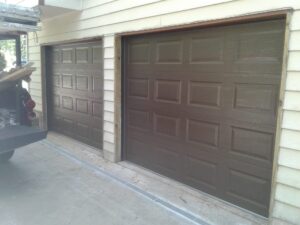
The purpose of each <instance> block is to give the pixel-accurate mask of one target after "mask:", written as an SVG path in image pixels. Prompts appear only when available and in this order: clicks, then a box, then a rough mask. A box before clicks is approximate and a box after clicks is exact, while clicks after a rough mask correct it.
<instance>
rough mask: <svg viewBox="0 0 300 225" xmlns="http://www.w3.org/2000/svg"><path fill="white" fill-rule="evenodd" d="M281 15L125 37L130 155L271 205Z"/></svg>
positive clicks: (245, 202) (222, 192)
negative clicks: (274, 18)
mask: <svg viewBox="0 0 300 225" xmlns="http://www.w3.org/2000/svg"><path fill="white" fill-rule="evenodd" d="M283 36H284V21H283V20H272V21H265V22H255V23H247V24H240V25H232V26H225V27H224V26H223V27H214V28H206V29H198V30H187V31H181V32H167V33H160V34H150V35H149V34H148V35H139V36H132V37H127V38H126V39H125V59H126V63H125V87H124V90H125V99H124V102H125V125H124V126H125V133H126V134H125V139H124V142H125V143H124V146H125V148H126V150H125V157H126V159H127V160H129V161H132V162H134V163H137V164H140V165H142V166H144V167H147V168H150V169H152V170H154V171H157V172H159V173H161V174H164V175H167V176H169V177H172V178H175V179H177V180H179V181H181V182H183V183H185V184H188V185H190V186H192V187H195V188H198V189H200V190H203V191H205V192H207V193H210V194H212V195H215V196H217V197H220V198H222V199H224V200H226V201H229V202H231V203H234V204H236V205H239V206H242V207H244V208H246V209H249V210H252V211H254V212H256V213H259V214H261V215H264V216H267V215H268V208H269V198H270V183H271V174H272V161H273V149H274V139H275V126H276V109H277V103H278V95H279V85H280V79H281V66H282V65H281V64H282V55H283Z"/></svg>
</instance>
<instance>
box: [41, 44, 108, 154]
mask: <svg viewBox="0 0 300 225" xmlns="http://www.w3.org/2000/svg"><path fill="white" fill-rule="evenodd" d="M101 49H102V44H101V42H90V43H75V44H69V45H61V46H54V47H51V48H50V49H49V51H48V53H47V57H49V59H50V60H48V61H49V62H48V63H49V64H48V68H47V69H48V71H49V73H48V74H47V76H48V81H47V82H48V84H49V85H48V95H49V102H50V104H49V127H50V129H53V130H56V131H58V132H61V133H64V134H66V135H68V136H70V137H73V138H76V139H78V140H80V141H82V142H84V143H87V144H90V145H92V146H95V147H98V148H99V147H101V145H102V144H101V143H102V131H101V130H102V111H103V99H102V98H103V97H102V96H103V72H102V64H103V62H102V61H103V60H102V55H100V54H102V50H101ZM100 56H101V60H99V59H100V58H99V57H100ZM96 62H98V63H96ZM99 135H100V136H99Z"/></svg>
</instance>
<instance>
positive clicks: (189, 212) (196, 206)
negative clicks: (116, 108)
mask: <svg viewBox="0 0 300 225" xmlns="http://www.w3.org/2000/svg"><path fill="white" fill-rule="evenodd" d="M47 144H52V145H55V146H56V147H57V148H59V149H60V150H62V149H64V152H66V151H67V152H66V153H67V154H68V155H71V156H72V157H76V159H78V160H80V161H84V162H85V163H87V164H89V165H92V166H93V167H96V168H98V169H100V170H101V171H102V172H103V173H105V174H108V175H109V176H111V177H114V178H115V179H117V180H119V181H120V182H122V183H126V185H128V186H129V187H131V188H133V189H134V190H135V191H137V192H138V193H141V194H143V195H144V196H145V197H147V198H150V199H152V200H154V201H156V202H157V203H158V204H161V205H162V206H164V207H167V208H169V209H170V210H172V211H173V212H175V213H178V214H180V215H182V216H184V217H186V218H188V219H190V220H192V221H194V222H196V223H200V224H211V225H241V224H243V225H248V224H249V225H250V224H251V225H252V224H253V225H254V224H255V225H256V224H257V225H288V224H290V223H287V222H284V221H281V220H279V219H276V218H272V219H266V218H263V217H261V216H259V215H257V214H254V213H252V212H250V211H247V210H244V209H241V208H239V207H237V206H234V205H232V204H230V203H227V202H224V201H222V200H220V199H217V198H215V197H213V196H210V195H208V194H206V193H203V192H201V191H199V190H195V189H193V188H191V187H189V186H187V185H184V184H182V183H179V182H177V181H174V180H172V179H169V178H167V177H165V176H162V175H160V174H157V173H155V172H152V171H150V170H147V169H145V168H142V167H139V166H137V165H134V164H132V163H129V162H120V163H111V162H108V161H106V160H104V159H103V158H102V157H101V156H102V152H101V151H99V150H96V149H94V148H91V147H89V146H87V145H84V144H82V143H80V142H77V141H74V140H73V139H70V138H67V137H65V136H62V135H60V134H56V133H53V132H51V133H49V136H48V143H47Z"/></svg>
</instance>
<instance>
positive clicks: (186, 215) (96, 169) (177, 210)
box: [41, 140, 210, 225]
mask: <svg viewBox="0 0 300 225" xmlns="http://www.w3.org/2000/svg"><path fill="white" fill-rule="evenodd" d="M41 144H43V145H45V146H47V147H50V148H51V149H54V150H55V151H56V152H58V153H59V154H61V155H63V156H65V157H66V158H68V159H70V160H72V161H73V162H75V163H77V164H79V165H81V166H83V167H85V168H87V169H88V170H91V171H93V172H95V173H96V174H99V175H104V176H106V177H109V178H111V179H113V180H114V181H116V182H118V183H120V184H122V185H124V186H126V187H127V188H129V189H131V190H132V191H134V192H136V193H138V194H140V195H142V196H143V197H145V198H147V199H149V200H151V201H153V202H154V203H156V204H158V205H160V206H162V207H164V208H165V209H167V210H168V211H171V212H172V213H174V214H176V215H178V216H180V217H183V218H185V219H188V220H189V221H191V222H193V223H195V224H200V225H210V224H209V223H207V222H205V221H203V220H202V219H200V218H199V217H197V216H195V215H193V214H192V213H190V212H187V211H185V210H183V209H180V208H178V207H176V206H174V205H172V204H171V203H169V202H166V201H165V200H163V199H161V198H159V197H157V196H155V195H153V194H151V193H149V192H146V191H144V190H142V189H141V188H139V187H137V186H135V185H133V184H131V183H129V182H127V181H125V180H122V179H120V178H118V177H117V176H115V175H113V174H111V173H108V172H107V171H105V170H103V169H102V168H100V167H98V166H95V165H92V164H90V163H88V162H85V161H83V160H81V159H79V158H78V157H76V156H74V155H72V154H70V153H69V152H68V151H66V150H64V149H63V148H61V147H60V146H58V145H56V144H54V143H53V142H51V141H48V140H44V141H42V142H41Z"/></svg>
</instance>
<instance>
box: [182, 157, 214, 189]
mask: <svg viewBox="0 0 300 225" xmlns="http://www.w3.org/2000/svg"><path fill="white" fill-rule="evenodd" d="M186 168H187V171H186V180H187V181H188V182H189V183H192V184H194V185H195V186H196V187H198V188H200V189H205V190H206V191H207V192H209V193H211V194H216V193H217V180H218V177H217V168H218V165H217V164H216V163H213V162H209V161H207V160H202V159H199V158H195V157H189V156H187V157H186Z"/></svg>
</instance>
